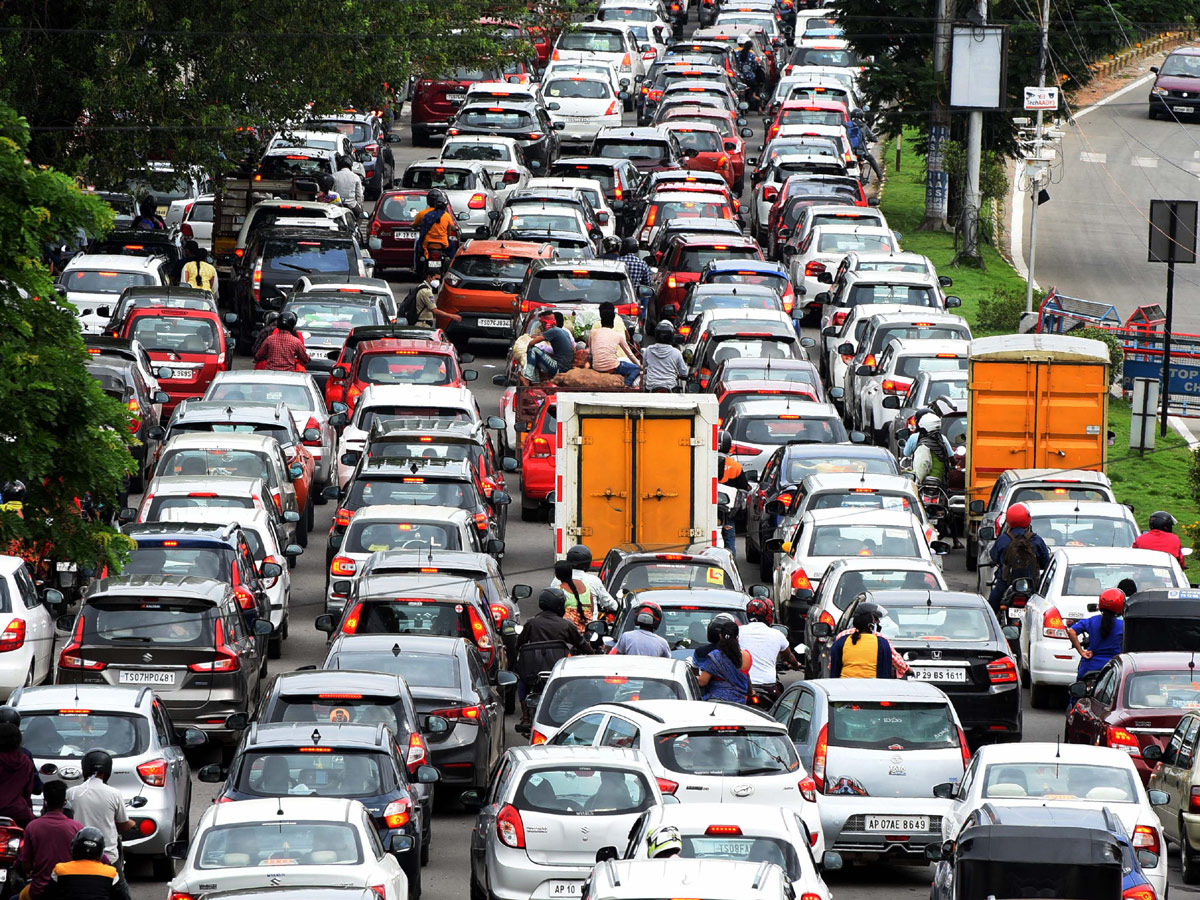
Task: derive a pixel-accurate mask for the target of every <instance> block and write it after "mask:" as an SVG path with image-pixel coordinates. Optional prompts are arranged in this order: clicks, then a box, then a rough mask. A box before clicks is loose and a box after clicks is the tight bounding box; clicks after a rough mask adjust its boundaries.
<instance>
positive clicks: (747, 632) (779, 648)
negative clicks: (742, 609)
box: [738, 597, 800, 699]
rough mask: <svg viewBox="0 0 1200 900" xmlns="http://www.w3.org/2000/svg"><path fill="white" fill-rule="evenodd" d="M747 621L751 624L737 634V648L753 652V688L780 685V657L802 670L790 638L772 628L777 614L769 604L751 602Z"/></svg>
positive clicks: (760, 600)
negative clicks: (789, 642) (777, 670)
mask: <svg viewBox="0 0 1200 900" xmlns="http://www.w3.org/2000/svg"><path fill="white" fill-rule="evenodd" d="M746 618H748V619H749V620H750V621H749V622H747V623H746V624H745V625H743V626H742V627H741V628H740V629H739V630H738V644H739V645H740V646H741V647H742V649H743V650H749V651H750V658H751V665H750V684H752V685H754V686H756V687H757V686H759V685H763V686H768V687H775V686H776V685H779V675H778V673H777V672H776V671H775V664H776V662H777V661H778V660H779V659H780V657H782V658H783V659H784V660H785V661H786V662H787V663H789V664H790V665H791V666H792V667H793V668H796V669H798V668H800V662H799V661H798V660H797V659H796V657H795V655H794V654H793V653H792V648H791V647H789V646H788V639H787V636H786V635H785V634H782V633H781V632H778V631H776V630H775V629H774V628H772V627H771V621H772V620H773V619H774V618H775V610H774V609H773V608H772V605H771V601H770V600H768V599H766V598H765V597H755V598H754V599H752V600H751V601H750V602H749V603H747V604H746ZM772 699H774V697H772Z"/></svg>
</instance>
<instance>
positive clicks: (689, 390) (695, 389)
mask: <svg viewBox="0 0 1200 900" xmlns="http://www.w3.org/2000/svg"><path fill="white" fill-rule="evenodd" d="M690 352H691V351H688V353H690ZM683 358H684V359H688V354H687V353H685V354H684V356H683ZM688 362H691V360H690V359H688ZM683 392H684V393H685V394H698V393H700V385H699V384H697V383H696V382H694V381H689V382H688V383H687V384H685V385H684V386H683Z"/></svg>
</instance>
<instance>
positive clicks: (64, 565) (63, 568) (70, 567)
mask: <svg viewBox="0 0 1200 900" xmlns="http://www.w3.org/2000/svg"><path fill="white" fill-rule="evenodd" d="M54 568H55V569H57V570H58V571H59V572H74V571H75V563H73V562H60V563H58V564H56V565H55V567H54Z"/></svg>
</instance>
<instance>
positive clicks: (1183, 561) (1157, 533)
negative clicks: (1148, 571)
mask: <svg viewBox="0 0 1200 900" xmlns="http://www.w3.org/2000/svg"><path fill="white" fill-rule="evenodd" d="M1149 525H1150V528H1149V530H1147V531H1143V532H1142V533H1141V534H1139V535H1138V536H1137V538H1136V539H1135V540H1134V542H1133V546H1134V547H1136V548H1137V549H1138V550H1161V551H1162V552H1163V553H1166V554H1167V555H1168V556H1171V557H1174V558H1175V560H1176V562H1178V563H1179V565H1180V566H1181V567H1182V568H1186V567H1187V557H1186V556H1184V555H1183V543H1182V542H1181V541H1180V540H1179V535H1177V534H1175V533H1174V532H1175V517H1174V516H1173V515H1171V514H1170V513H1169V512H1166V511H1165V510H1161V509H1160V510H1158V512H1152V513H1150V521H1149Z"/></svg>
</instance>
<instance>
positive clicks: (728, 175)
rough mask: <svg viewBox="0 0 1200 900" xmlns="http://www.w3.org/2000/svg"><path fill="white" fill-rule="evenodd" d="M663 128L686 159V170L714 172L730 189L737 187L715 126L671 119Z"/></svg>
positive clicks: (727, 156)
mask: <svg viewBox="0 0 1200 900" xmlns="http://www.w3.org/2000/svg"><path fill="white" fill-rule="evenodd" d="M666 96H668V97H670V96H671V95H670V94H667V95H666ZM663 127H664V128H666V129H667V130H668V131H669V132H671V134H673V135H675V138H676V140H678V141H679V146H680V147H682V148H683V152H684V155H686V156H687V157H688V168H690V169H698V170H701V171H705V172H716V173H717V174H718V175H720V176H721V177H722V178H724V179H725V181H726V182H727V183H728V184H729V186H730V187H731V188H733V187H735V186H736V185H737V181H736V179H735V178H734V173H733V161H732V160H731V159H730V158H729V154H728V153H727V152H726V151H725V141H724V138H723V136H722V134H721V131H720V129H718V128H717V127H716V126H715V125H709V124H707V123H701V122H686V121H679V120H676V119H672V120H668V121H667V122H665V123H664V124H663Z"/></svg>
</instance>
